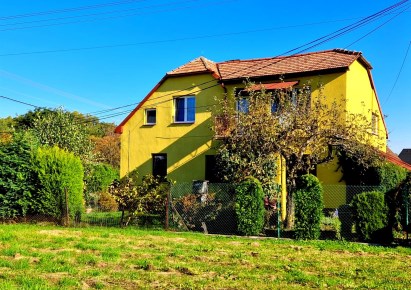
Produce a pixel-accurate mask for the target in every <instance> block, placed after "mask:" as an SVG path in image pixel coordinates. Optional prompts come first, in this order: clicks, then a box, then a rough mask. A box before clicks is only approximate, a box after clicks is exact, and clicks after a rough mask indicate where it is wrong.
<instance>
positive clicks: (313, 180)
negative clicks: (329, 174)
mask: <svg viewBox="0 0 411 290" xmlns="http://www.w3.org/2000/svg"><path fill="white" fill-rule="evenodd" d="M294 198H295V228H294V229H295V237H296V238H297V239H302V240H311V239H318V238H319V237H320V233H321V219H322V216H323V207H324V203H323V188H322V186H321V183H320V181H319V180H318V178H317V177H315V176H314V175H312V174H307V175H303V176H301V177H299V178H298V180H297V190H296V192H295V195H294Z"/></svg>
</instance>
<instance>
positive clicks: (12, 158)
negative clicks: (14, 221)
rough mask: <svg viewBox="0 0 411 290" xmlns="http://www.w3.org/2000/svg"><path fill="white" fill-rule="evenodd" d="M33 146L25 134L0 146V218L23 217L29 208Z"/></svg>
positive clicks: (15, 136) (16, 136)
mask: <svg viewBox="0 0 411 290" xmlns="http://www.w3.org/2000/svg"><path fill="white" fill-rule="evenodd" d="M31 147H32V142H31V140H30V136H28V135H27V134H15V135H14V136H13V139H12V140H11V141H5V142H1V143H0V160H1V166H0V218H5V219H9V218H15V217H20V216H25V215H26V214H27V212H28V211H29V210H30V208H31V203H32V199H31V192H32V191H33V190H35V188H34V186H33V178H34V176H33V170H32V165H31V150H32V148H31Z"/></svg>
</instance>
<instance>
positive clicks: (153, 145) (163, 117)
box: [120, 61, 386, 218]
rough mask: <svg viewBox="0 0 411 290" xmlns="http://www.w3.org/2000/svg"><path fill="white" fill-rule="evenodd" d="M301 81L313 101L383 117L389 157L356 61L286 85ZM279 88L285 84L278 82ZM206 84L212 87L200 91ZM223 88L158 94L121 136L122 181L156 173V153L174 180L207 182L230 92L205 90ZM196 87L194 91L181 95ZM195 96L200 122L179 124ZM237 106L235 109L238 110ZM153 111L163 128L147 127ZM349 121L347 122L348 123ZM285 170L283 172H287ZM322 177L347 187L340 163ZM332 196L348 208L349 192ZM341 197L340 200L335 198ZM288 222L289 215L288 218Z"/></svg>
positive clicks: (184, 79)
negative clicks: (180, 108) (180, 112)
mask: <svg viewBox="0 0 411 290" xmlns="http://www.w3.org/2000/svg"><path fill="white" fill-rule="evenodd" d="M294 80H298V81H299V84H298V86H302V85H303V84H309V85H311V91H312V97H313V99H314V98H316V97H317V96H318V95H319V92H320V91H319V89H318V87H319V86H320V85H322V86H323V91H322V93H323V95H324V96H326V100H327V101H328V102H330V103H331V102H333V101H337V103H339V104H342V107H344V108H345V109H346V110H347V111H349V112H352V113H361V114H365V115H366V116H367V118H369V122H371V112H375V113H378V115H379V134H378V136H375V138H376V137H378V138H379V140H380V141H381V140H383V141H384V142H383V143H382V145H380V144H381V142H378V143H377V142H376V143H375V144H378V146H380V149H381V150H383V151H385V144H386V143H385V134H386V131H385V127H384V124H383V116H381V114H380V112H379V110H378V103H377V99H376V96H375V93H374V91H373V89H372V86H371V83H370V79H369V77H368V74H367V70H366V69H365V68H364V66H362V65H361V64H360V63H358V62H357V61H355V62H354V63H353V64H352V65H351V66H350V68H349V70H348V71H347V72H340V73H333V74H327V75H318V76H308V77H301V78H292V79H285V80H284V81H294ZM272 81H273V82H277V81H279V80H278V79H273V80H272ZM202 83H207V84H206V85H202V86H200V84H202ZM213 84H217V81H216V80H215V79H213V77H212V76H211V75H209V74H201V75H192V76H181V77H172V78H168V79H166V80H165V82H164V83H163V84H162V85H161V86H160V87H159V88H158V89H157V90H156V92H154V93H153V95H152V96H151V97H150V99H149V100H148V101H147V102H146V103H145V104H144V105H143V107H142V108H140V109H139V110H138V111H137V112H136V113H135V114H134V115H133V116H132V117H131V118H130V119H129V120H128V122H127V123H126V124H125V125H124V127H123V133H122V135H121V169H120V173H121V176H124V175H125V174H126V173H127V172H130V171H132V170H134V169H136V168H137V170H138V172H139V174H140V177H141V176H143V175H145V174H148V173H151V172H152V155H151V154H152V153H167V158H168V169H167V172H168V176H169V177H170V178H171V179H173V180H176V181H180V182H185V181H192V180H196V179H204V178H205V155H213V154H214V153H215V151H214V149H213V147H214V145H215V144H214V142H215V141H213V138H212V137H213V131H212V130H211V127H212V124H213V122H212V120H211V110H212V109H213V108H212V107H213V105H214V104H215V97H222V96H223V94H224V90H223V88H222V87H221V86H220V85H216V86H215V87H213V88H211V89H206V90H203V91H202V90H201V88H204V87H209V86H210V85H213ZM191 86H194V87H193V88H191V89H190V90H185V91H180V90H181V89H184V88H188V87H191ZM241 87H244V84H243V83H240V82H239V83H237V84H228V85H227V84H226V88H227V92H228V94H232V93H233V92H234V89H235V88H241ZM188 95H194V96H195V97H196V107H197V108H196V120H195V123H194V124H174V123H173V97H178V96H188ZM233 105H234V104H233ZM147 108H156V109H157V124H156V125H154V126H147V125H144V113H145V109H147ZM342 121H344V120H342ZM281 165H282V166H281ZM285 169H286V168H285V164H284V163H282V162H280V166H279V172H278V177H277V178H278V182H279V183H280V184H281V185H282V200H281V201H282V204H281V206H282V208H283V209H285V206H286V204H285V202H286V174H285ZM317 176H318V177H319V179H320V180H321V182H322V183H323V184H344V183H343V182H341V177H342V173H341V170H339V169H338V163H337V160H336V159H334V160H333V161H332V162H330V163H328V164H324V165H319V166H318V168H317ZM340 191H341V192H337V193H335V192H334V193H332V194H333V196H331V193H329V194H328V193H326V194H325V196H324V198H325V206H326V207H337V206H338V205H340V204H344V203H345V192H343V191H344V190H343V189H341V190H340ZM335 195H337V196H335ZM282 217H283V218H285V211H283V212H282Z"/></svg>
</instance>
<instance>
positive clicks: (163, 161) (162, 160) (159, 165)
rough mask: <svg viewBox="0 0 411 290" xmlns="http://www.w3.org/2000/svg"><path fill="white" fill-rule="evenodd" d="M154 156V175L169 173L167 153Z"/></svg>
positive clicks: (163, 175)
mask: <svg viewBox="0 0 411 290" xmlns="http://www.w3.org/2000/svg"><path fill="white" fill-rule="evenodd" d="M152 157H153V175H154V176H160V177H165V176H166V175H167V154H166V153H159V154H152Z"/></svg>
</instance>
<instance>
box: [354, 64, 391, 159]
mask: <svg viewBox="0 0 411 290" xmlns="http://www.w3.org/2000/svg"><path fill="white" fill-rule="evenodd" d="M347 111H348V112H350V113H354V114H362V115H363V116H365V117H366V119H367V121H366V122H367V123H366V125H367V126H364V132H366V135H367V136H368V138H371V139H370V140H371V144H372V145H373V146H375V147H377V148H378V149H379V150H381V151H383V152H385V151H386V145H387V142H386V135H387V131H386V128H385V127H384V122H383V116H382V115H381V112H380V110H379V107H378V101H377V97H376V95H375V91H374V90H373V88H372V85H371V80H370V78H369V76H368V72H367V69H366V68H365V67H364V66H363V65H362V64H361V63H359V62H357V61H355V62H354V63H353V64H352V65H351V66H350V67H349V70H348V72H347ZM372 113H375V114H377V116H378V134H373V133H372V132H371V115H372Z"/></svg>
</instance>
